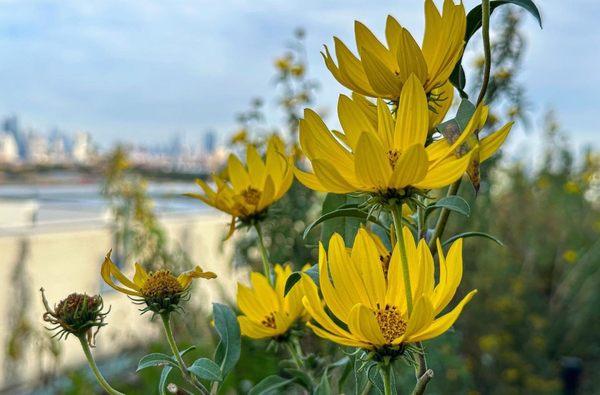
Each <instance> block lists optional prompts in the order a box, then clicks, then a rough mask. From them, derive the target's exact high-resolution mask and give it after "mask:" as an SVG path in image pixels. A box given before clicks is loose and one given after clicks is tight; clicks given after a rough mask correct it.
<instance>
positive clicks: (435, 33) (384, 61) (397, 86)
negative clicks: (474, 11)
mask: <svg viewBox="0 0 600 395" xmlns="http://www.w3.org/2000/svg"><path fill="white" fill-rule="evenodd" d="M465 29H466V15H465V9H464V6H463V5H462V3H460V4H458V5H456V4H454V2H453V1H452V0H445V1H444V7H443V13H442V14H440V12H439V11H438V9H437V7H436V6H435V4H434V3H433V1H432V0H426V1H425V35H424V37H423V45H422V49H421V48H419V45H418V44H417V43H416V41H415V39H414V38H413V37H412V35H411V34H410V33H409V32H408V30H406V29H405V28H403V27H402V26H401V25H400V23H398V21H397V20H396V19H394V18H393V17H392V16H388V18H387V22H386V28H385V37H386V41H387V46H386V45H384V44H382V43H381V42H380V41H379V40H378V39H377V38H376V37H375V35H374V34H373V33H372V32H371V31H370V30H369V29H368V28H367V27H366V26H365V25H363V24H362V23H360V22H358V21H357V22H355V25H354V30H355V36H356V47H357V50H358V54H359V56H360V57H359V58H358V57H356V56H355V55H354V54H353V53H352V52H351V51H350V49H348V47H347V46H346V45H345V44H344V43H343V42H342V41H340V40H339V39H338V38H337V37H334V44H335V54H336V57H337V64H336V63H335V62H334V60H333V58H332V56H331V54H330V53H329V49H328V48H327V46H326V47H325V53H324V54H323V58H324V59H325V64H326V65H327V68H328V69H329V71H330V72H331V73H332V74H333V76H334V77H335V79H336V80H338V82H339V83H341V84H342V85H344V86H345V87H347V88H348V89H350V90H352V91H354V92H358V93H360V94H363V95H366V96H371V97H381V98H386V99H390V100H397V99H398V97H399V96H400V92H401V90H402V88H403V85H404V84H405V83H406V80H407V79H408V77H409V76H410V75H411V74H415V75H416V76H417V78H418V79H419V81H420V83H421V85H422V86H423V87H424V88H425V92H427V93H429V92H431V91H432V90H434V89H436V88H440V87H442V86H443V85H444V84H445V83H446V82H447V81H448V78H449V77H450V74H451V73H452V70H453V69H454V66H455V65H456V63H457V61H458V60H459V59H460V57H461V56H462V53H463V49H464V36H465Z"/></svg>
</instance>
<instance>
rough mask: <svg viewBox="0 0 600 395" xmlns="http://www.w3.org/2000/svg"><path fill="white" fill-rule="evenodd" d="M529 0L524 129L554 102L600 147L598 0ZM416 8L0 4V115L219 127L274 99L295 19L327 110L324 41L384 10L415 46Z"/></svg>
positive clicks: (333, 92) (378, 19) (312, 1)
mask: <svg viewBox="0 0 600 395" xmlns="http://www.w3.org/2000/svg"><path fill="white" fill-rule="evenodd" d="M537 2H538V4H539V5H540V7H541V10H542V14H543V18H544V30H540V29H539V27H538V26H537V24H536V23H535V21H534V20H533V19H532V18H530V17H527V20H526V21H525V23H524V25H523V26H524V27H525V28H526V33H527V40H528V48H527V54H526V58H525V60H524V65H525V70H524V73H523V75H522V80H523V81H524V82H525V85H526V87H527V88H528V95H529V98H530V101H531V102H532V103H533V106H532V108H531V114H532V119H533V121H534V123H533V125H532V126H531V129H536V127H538V125H539V124H540V119H541V118H542V114H543V113H544V112H545V111H546V110H547V109H549V108H554V109H556V111H557V114H558V118H559V120H560V122H561V124H562V126H563V127H564V129H565V130H567V131H569V132H570V133H571V134H572V136H573V139H574V140H575V142H576V143H577V144H582V143H587V142H589V143H594V144H595V145H596V147H599V146H600V144H598V143H595V142H594V140H597V139H594V137H595V136H596V135H597V134H598V132H597V131H596V129H595V127H596V125H597V124H596V122H597V121H596V116H597V114H598V111H597V110H598V106H597V104H596V103H597V98H596V94H598V92H600V73H598V72H597V69H598V64H599V63H600V53H599V52H600V51H599V49H598V45H599V43H600V24H598V23H597V20H598V18H599V17H600V3H598V2H597V1H595V0H577V1H564V0H545V1H544V2H543V3H542V1H541V0H538V1H537ZM465 3H466V7H467V9H470V8H471V7H472V6H473V5H475V4H476V2H475V1H471V0H468V1H466V2H465ZM438 4H439V1H438ZM422 8H423V2H422V1H421V0H394V1H391V0H377V1H371V2H365V1H364V0H344V1H336V2H334V1H323V0H278V1H275V0H253V1H242V0H219V1H204V0H201V1H198V0H196V1H184V0H181V1H179V0H176V1H139V0H128V1H118V0H103V1H81V0H60V1H44V0H4V1H0V59H1V60H0V115H5V114H10V113H15V114H18V115H19V116H20V117H21V118H22V120H23V121H24V123H25V124H26V125H29V126H35V127H37V128H40V129H41V130H47V129H49V128H52V127H55V126H57V127H59V128H61V129H64V130H67V131H73V130H79V129H83V130H87V131H90V132H91V133H92V134H93V135H94V138H95V139H96V140H97V141H99V142H100V143H101V144H102V145H104V146H107V145H109V144H111V143H112V142H114V141H116V140H129V141H134V142H161V141H168V140H169V139H170V137H171V136H172V135H173V134H180V135H181V136H183V137H184V138H186V139H188V140H190V139H196V138H200V136H201V134H202V133H203V132H204V131H205V130H207V129H209V128H213V129H215V130H217V131H219V132H220V133H229V132H231V131H232V130H233V125H234V114H235V113H236V112H238V111H241V110H244V109H245V108H247V105H248V102H249V101H250V99H251V98H252V97H255V96H271V97H272V96H273V94H272V92H273V81H272V80H271V78H272V75H273V66H272V64H273V59H274V57H276V56H277V55H279V54H281V53H282V51H283V48H284V45H285V42H286V40H288V39H289V38H290V37H291V35H292V31H293V30H294V28H296V27H298V26H302V27H304V28H305V29H306V30H307V34H308V37H307V51H308V56H309V64H310V74H311V76H312V77H314V78H316V79H318V80H319V82H320V83H321V90H320V92H319V97H318V106H320V107H322V108H329V109H334V108H335V103H336V100H337V96H338V94H339V93H340V92H342V91H343V89H342V88H341V86H339V84H338V83H337V82H336V81H335V80H334V79H333V78H332V77H331V76H330V75H329V73H328V71H327V70H326V68H325V66H324V65H323V62H322V60H321V57H320V55H319V51H320V50H321V48H322V44H324V43H327V44H330V43H332V36H333V35H337V36H339V37H340V38H342V39H345V40H347V42H349V44H350V45H351V44H352V43H353V40H352V38H353V20H354V19H359V20H361V21H363V22H365V23H366V24H367V25H368V26H369V27H371V28H372V29H373V30H374V31H375V32H376V33H377V34H379V35H380V37H381V33H382V32H383V28H384V23H385V17H386V15H387V14H388V13H391V14H393V15H394V16H396V17H397V18H398V19H399V20H400V22H401V23H403V24H404V25H405V26H407V27H408V28H409V29H410V30H411V31H412V32H413V34H414V35H415V36H416V37H418V39H417V41H420V40H421V39H420V37H421V35H422V31H423V23H424V21H423V18H424V17H423V11H422ZM278 120H279V119H278V117H277V116H274V117H273V119H272V122H277V121H278ZM335 122H336V121H335V120H333V119H332V118H331V117H330V120H329V123H330V124H334V123H335ZM531 133H532V132H530V134H529V135H528V136H531ZM525 138H527V136H526V137H525Z"/></svg>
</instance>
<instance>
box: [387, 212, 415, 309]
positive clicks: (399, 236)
mask: <svg viewBox="0 0 600 395" xmlns="http://www.w3.org/2000/svg"><path fill="white" fill-rule="evenodd" d="M391 211H392V218H393V220H394V230H395V231H396V245H397V246H398V250H399V251H400V260H401V261H402V277H403V278H404V290H405V294H406V305H407V306H408V315H409V316H410V314H411V313H412V308H413V301H412V287H411V285H410V271H409V269H408V258H407V256H406V246H405V245H404V234H403V232H402V203H400V204H395V205H393V206H392V209H391Z"/></svg>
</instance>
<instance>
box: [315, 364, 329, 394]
mask: <svg viewBox="0 0 600 395" xmlns="http://www.w3.org/2000/svg"><path fill="white" fill-rule="evenodd" d="M327 373H328V372H327V369H325V372H323V375H322V376H321V380H320V381H319V385H317V388H315V391H314V393H313V394H314V395H331V385H330V384H329V379H328V378H327Z"/></svg>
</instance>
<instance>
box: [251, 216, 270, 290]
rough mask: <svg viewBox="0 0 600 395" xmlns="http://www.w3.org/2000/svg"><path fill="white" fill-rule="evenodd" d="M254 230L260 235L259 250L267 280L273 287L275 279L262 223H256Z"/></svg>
mask: <svg viewBox="0 0 600 395" xmlns="http://www.w3.org/2000/svg"><path fill="white" fill-rule="evenodd" d="M254 228H255V229H256V234H257V235H258V249H259V250H260V257H261V259H262V264H263V272H264V273H265V276H266V277H267V280H269V284H271V285H273V278H272V276H271V263H270V262H269V253H268V252H267V248H266V247H265V241H264V240H263V235H262V230H261V228H260V223H258V222H255V223H254Z"/></svg>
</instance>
